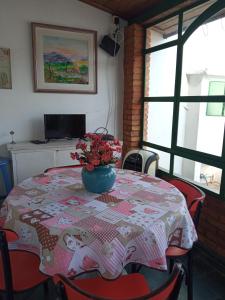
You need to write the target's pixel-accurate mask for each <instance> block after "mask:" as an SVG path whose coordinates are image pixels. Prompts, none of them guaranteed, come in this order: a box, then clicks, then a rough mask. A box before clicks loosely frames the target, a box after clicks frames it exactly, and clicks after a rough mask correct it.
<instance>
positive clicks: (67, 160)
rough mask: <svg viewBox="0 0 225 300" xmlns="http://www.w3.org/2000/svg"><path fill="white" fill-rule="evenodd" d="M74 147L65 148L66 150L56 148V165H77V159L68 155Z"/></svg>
mask: <svg viewBox="0 0 225 300" xmlns="http://www.w3.org/2000/svg"><path fill="white" fill-rule="evenodd" d="M74 151H75V149H74V148H71V149H66V150H56V157H55V159H56V160H55V161H56V166H57V167H61V166H71V165H78V164H79V161H78V160H73V159H72V158H71V157H70V153H71V152H74Z"/></svg>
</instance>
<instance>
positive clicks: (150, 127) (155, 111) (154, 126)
mask: <svg viewBox="0 0 225 300" xmlns="http://www.w3.org/2000/svg"><path fill="white" fill-rule="evenodd" d="M145 112H148V113H146V114H145V118H144V127H145V130H144V136H143V138H145V141H147V142H150V143H154V144H158V145H161V146H165V147H170V146H171V133H172V119H173V103H172V102H148V103H146V104H145ZM162 120H163V122H162Z"/></svg>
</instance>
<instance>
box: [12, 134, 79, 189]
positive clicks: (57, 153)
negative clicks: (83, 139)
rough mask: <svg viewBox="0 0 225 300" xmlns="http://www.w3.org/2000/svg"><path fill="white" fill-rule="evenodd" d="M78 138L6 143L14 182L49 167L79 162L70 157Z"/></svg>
mask: <svg viewBox="0 0 225 300" xmlns="http://www.w3.org/2000/svg"><path fill="white" fill-rule="evenodd" d="M77 142H78V139H76V140H72V141H51V142H49V143H47V144H38V145H36V144H32V143H17V144H8V145H7V148H8V150H9V151H10V153H11V156H12V165H13V178H14V184H17V183H19V182H21V181H22V180H24V179H25V178H28V177H31V176H35V175H38V174H40V173H43V172H44V170H46V169H47V168H51V167H58V166H68V165H74V164H79V162H78V161H74V160H72V159H71V158H70V153H71V152H74V151H75V146H76V143H77Z"/></svg>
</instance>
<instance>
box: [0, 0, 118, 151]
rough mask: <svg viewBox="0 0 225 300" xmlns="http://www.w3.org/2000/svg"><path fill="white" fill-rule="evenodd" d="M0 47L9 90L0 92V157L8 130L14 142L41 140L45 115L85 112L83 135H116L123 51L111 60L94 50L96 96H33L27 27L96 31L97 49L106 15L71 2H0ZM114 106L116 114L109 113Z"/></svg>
mask: <svg viewBox="0 0 225 300" xmlns="http://www.w3.org/2000/svg"><path fill="white" fill-rule="evenodd" d="M0 7H1V9H0V47H6V48H10V50H11V65H12V90H3V89H0V155H6V154H7V152H6V147H5V144H6V143H8V142H10V135H9V131H10V130H14V131H15V140H16V141H26V140H31V139H39V138H43V137H44V130H43V115H44V114H45V113H85V114H86V119H87V131H94V130H95V129H96V128H97V127H99V126H105V124H106V119H107V114H108V109H109V106H110V103H113V105H112V106H113V109H112V114H111V117H110V121H109V125H108V130H109V132H110V133H113V134H115V135H117V136H118V137H120V138H121V136H122V95H123V91H122V90H123V49H122V48H123V47H122V48H121V49H120V51H119V55H118V56H117V57H116V58H113V57H110V56H109V55H108V54H106V53H105V52H104V51H103V50H102V49H100V48H99V47H98V49H97V53H98V93H97V94H96V95H88V94H57V93H34V92H33V78H32V72H33V68H32V46H31V25H30V23H31V22H39V23H47V24H53V25H62V26H69V27H77V28H83V29H91V30H97V32H98V44H99V43H100V40H101V38H102V37H103V36H104V35H105V34H108V33H109V32H110V30H111V24H112V23H111V22H112V17H111V15H110V14H108V13H105V12H103V11H101V10H98V9H95V8H93V7H91V6H88V5H86V4H84V3H81V2H79V1H77V0H19V1H16V0H0ZM115 106H116V112H115Z"/></svg>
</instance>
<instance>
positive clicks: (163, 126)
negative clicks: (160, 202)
mask: <svg viewBox="0 0 225 300" xmlns="http://www.w3.org/2000/svg"><path fill="white" fill-rule="evenodd" d="M224 53H225V2H223V1H207V2H205V3H203V4H201V5H198V6H193V7H192V8H191V9H189V10H181V11H180V12H179V13H178V14H177V16H171V17H169V18H168V19H166V20H165V19H164V20H163V21H161V22H159V23H157V24H152V25H151V26H148V28H146V44H145V49H144V56H145V84H144V95H145V96H144V99H143V105H144V109H143V116H144V118H143V140H142V146H143V147H148V148H151V149H154V150H155V151H157V150H158V152H159V154H160V156H161V157H162V161H161V162H160V160H159V168H160V169H161V170H162V171H163V172H167V173H169V174H170V175H174V176H178V177H182V178H184V179H187V180H189V181H191V182H193V183H196V184H197V185H199V186H201V187H203V188H204V189H206V190H208V192H209V193H213V194H217V195H219V197H220V198H223V199H224V198H225V138H224V131H225V129H224V125H225V60H224ZM146 112H147V113H146ZM161 157H160V159H161Z"/></svg>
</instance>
